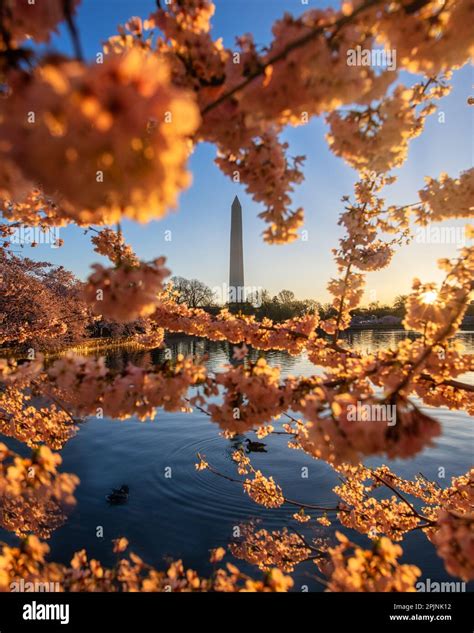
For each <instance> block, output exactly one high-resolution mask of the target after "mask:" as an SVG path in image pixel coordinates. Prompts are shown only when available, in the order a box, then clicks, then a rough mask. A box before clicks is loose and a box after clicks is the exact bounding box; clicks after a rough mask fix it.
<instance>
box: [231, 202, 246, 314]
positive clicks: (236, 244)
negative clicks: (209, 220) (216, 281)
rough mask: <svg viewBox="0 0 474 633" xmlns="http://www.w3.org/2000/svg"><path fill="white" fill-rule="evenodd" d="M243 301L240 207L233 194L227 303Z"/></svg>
mask: <svg viewBox="0 0 474 633" xmlns="http://www.w3.org/2000/svg"><path fill="white" fill-rule="evenodd" d="M243 301H245V284H244V246H243V240H242V207H241V205H240V201H239V199H238V198H237V196H235V198H234V202H233V203H232V217H231V225H230V267H229V303H242V302H243Z"/></svg>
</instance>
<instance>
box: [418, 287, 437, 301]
mask: <svg viewBox="0 0 474 633" xmlns="http://www.w3.org/2000/svg"><path fill="white" fill-rule="evenodd" d="M437 298H438V293H437V292H435V291H434V290H427V291H426V292H424V293H423V294H422V295H421V300H422V302H423V303H425V304H427V305H431V304H433V303H434V302H435V301H436V299H437Z"/></svg>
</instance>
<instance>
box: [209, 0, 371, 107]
mask: <svg viewBox="0 0 474 633" xmlns="http://www.w3.org/2000/svg"><path fill="white" fill-rule="evenodd" d="M380 2H381V0H367V1H366V2H365V3H364V4H362V5H360V6H359V7H357V8H356V9H354V11H353V12H352V13H351V14H350V15H345V16H342V17H341V18H339V20H337V21H336V22H334V23H332V24H323V25H322V26H317V27H315V28H313V29H311V30H310V31H309V33H306V34H305V35H303V36H302V37H299V38H297V39H296V40H294V41H293V42H290V43H289V44H287V45H286V46H285V47H284V48H283V49H282V50H281V51H280V52H279V53H276V54H275V55H273V56H272V57H269V58H268V59H267V60H266V61H265V62H264V63H262V64H260V65H259V67H258V68H257V69H256V70H255V71H253V72H251V73H250V74H249V76H248V77H247V78H246V79H245V80H244V81H242V82H241V83H239V84H237V85H236V86H234V87H233V88H231V89H230V90H228V91H227V92H225V93H224V94H222V95H221V96H220V97H218V98H217V99H216V100H215V101H212V102H211V103H209V104H208V105H207V106H206V107H205V108H203V110H202V115H203V116H205V115H206V114H207V113H208V112H210V111H211V110H214V109H215V108H217V107H218V106H220V105H221V104H222V103H224V102H225V101H227V100H228V99H230V98H231V97H233V96H234V95H235V94H236V93H237V92H240V91H241V90H243V89H244V88H246V87H247V86H248V85H249V84H250V83H251V82H252V81H253V80H254V79H256V78H257V77H259V76H261V75H263V74H264V73H265V70H266V69H267V68H268V67H269V66H272V65H273V64H276V63H277V62H279V61H282V60H284V59H285V58H286V57H287V56H288V55H289V54H290V53H291V52H292V51H294V50H297V49H298V48H301V47H302V46H305V45H306V44H308V43H309V42H312V41H313V40H314V39H315V38H317V37H319V36H320V35H322V34H323V33H324V32H325V31H326V29H328V28H329V29H332V28H333V29H334V32H333V33H332V34H331V38H332V37H334V36H335V34H336V33H337V32H338V31H339V30H340V29H341V28H342V27H343V26H345V25H346V24H350V23H351V22H352V20H353V19H354V18H355V17H356V16H358V15H359V14H360V13H363V12H364V11H366V10H367V9H370V8H372V7H373V6H375V5H377V4H380Z"/></svg>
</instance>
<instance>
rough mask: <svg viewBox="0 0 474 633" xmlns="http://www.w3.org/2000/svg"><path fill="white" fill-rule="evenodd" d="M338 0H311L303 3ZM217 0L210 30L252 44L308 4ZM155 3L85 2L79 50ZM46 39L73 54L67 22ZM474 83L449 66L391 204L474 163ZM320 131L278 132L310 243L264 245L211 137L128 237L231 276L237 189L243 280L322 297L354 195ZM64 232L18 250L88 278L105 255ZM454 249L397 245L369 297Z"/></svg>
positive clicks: (139, 247) (179, 261) (204, 272)
mask: <svg viewBox="0 0 474 633" xmlns="http://www.w3.org/2000/svg"><path fill="white" fill-rule="evenodd" d="M336 4H337V3H336V2H330V1H326V2H319V1H316V0H309V7H327V6H330V5H332V6H336ZM216 6H217V8H216V15H215V16H214V20H213V35H214V36H215V37H223V39H224V44H225V45H226V46H228V47H229V48H231V47H232V46H233V45H234V41H235V37H236V36H237V35H240V34H243V33H246V32H252V33H253V34H254V37H255V40H256V41H257V42H258V43H259V44H265V43H268V42H269V40H270V37H271V25H272V23H273V21H274V20H275V19H277V18H278V17H280V16H281V15H282V14H283V13H284V12H285V11H289V12H291V13H300V12H301V11H303V10H306V9H307V8H308V6H303V5H302V2H301V0H217V2H216ZM154 8H155V3H154V0H82V3H81V5H80V9H79V14H78V20H77V23H78V27H79V32H80V37H81V42H82V45H83V48H84V51H85V56H86V57H87V58H88V59H91V58H92V57H93V56H94V55H95V54H96V53H97V52H98V51H99V50H100V45H101V42H103V41H104V40H105V39H106V38H107V37H108V36H110V35H113V34H114V33H116V28H117V25H118V24H123V23H124V22H125V21H126V20H127V19H128V18H129V17H131V16H133V15H139V16H141V17H144V18H146V17H148V16H149V15H150V13H152V12H153V11H154ZM51 45H52V47H54V48H56V49H59V50H61V51H63V52H65V53H71V52H72V51H71V46H70V41H69V37H68V35H67V33H66V32H65V30H64V28H61V31H60V33H59V35H58V36H56V37H55V38H53V41H52V44H51ZM407 80H408V81H413V80H414V77H410V76H407ZM473 83H474V82H473V79H472V71H471V69H470V68H469V67H467V66H465V67H464V68H462V69H461V70H459V71H457V72H456V73H455V74H454V78H453V91H452V93H451V94H450V95H449V96H447V97H445V98H444V99H443V100H442V101H441V102H440V104H439V109H440V111H442V112H444V118H445V122H444V123H441V122H439V121H438V116H437V114H435V115H434V116H432V117H431V118H430V119H429V120H428V122H427V124H426V128H425V132H424V134H423V135H422V136H421V137H419V138H418V139H415V140H414V141H413V142H412V143H411V146H410V152H409V158H408V160H407V162H406V163H405V165H404V166H403V167H402V168H401V169H398V170H395V172H394V173H395V175H397V176H398V182H397V183H396V184H395V185H392V186H391V187H390V188H388V189H387V190H386V192H385V195H386V198H387V202H388V203H400V204H406V203H413V202H415V201H416V200H417V191H418V189H420V188H421V187H422V186H423V178H424V176H425V175H430V176H438V175H439V174H440V173H441V172H442V171H447V172H448V173H449V174H450V175H457V174H458V173H459V172H460V171H462V170H464V169H467V168H469V167H470V166H471V165H472V111H473V108H471V109H469V106H468V105H467V103H466V102H467V98H468V96H469V95H471V94H472V93H473V88H472V84H473ZM326 132H327V126H326V124H325V123H324V120H323V119H321V118H319V119H313V120H312V121H311V122H310V123H309V124H308V125H306V126H304V127H300V128H290V129H287V130H285V132H284V134H283V136H284V138H285V139H286V140H287V141H288V142H289V144H290V148H289V151H290V154H291V155H296V154H305V155H306V156H307V160H306V163H305V168H304V172H305V176H306V180H305V181H304V182H303V183H302V184H301V185H300V186H298V187H297V189H296V191H295V194H294V196H293V200H294V208H296V207H298V206H302V207H303V208H304V209H305V212H306V222H305V226H304V228H305V229H306V230H307V231H308V234H309V239H308V241H306V242H303V241H301V240H298V241H297V242H294V243H292V244H288V245H284V246H269V245H266V244H265V243H264V242H263V240H262V237H261V233H262V230H263V229H264V224H263V222H262V221H261V220H259V219H258V217H257V215H258V213H259V212H260V211H261V210H262V208H261V207H259V205H257V204H255V203H254V202H253V201H252V200H251V198H250V197H249V196H247V195H246V194H245V191H244V187H243V186H241V185H240V186H239V185H236V184H234V183H232V182H231V181H230V180H229V179H227V178H226V177H225V176H223V175H222V174H221V172H220V171H219V170H218V169H217V167H216V166H215V165H214V162H213V161H214V158H215V148H214V147H213V146H212V145H209V144H202V145H200V146H199V147H198V148H197V149H196V151H195V153H194V154H193V156H192V158H191V161H190V168H191V170H192V172H193V185H192V187H191V188H190V189H189V190H188V191H186V192H185V193H184V194H182V196H181V198H180V205H179V209H178V210H177V212H175V213H173V214H171V215H169V216H168V217H166V218H165V219H163V220H161V221H160V222H151V223H150V224H147V225H139V224H135V223H133V222H129V221H126V222H124V223H123V231H124V235H125V238H126V240H127V241H128V242H129V243H130V244H131V245H132V246H133V248H134V249H135V250H136V252H137V253H138V255H139V256H140V257H141V258H143V259H151V258H153V257H156V256H159V255H165V256H166V257H167V258H168V265H169V267H170V268H171V269H172V271H173V274H177V275H182V276H184V277H196V278H198V279H201V280H202V281H204V282H205V283H207V284H208V285H210V286H219V285H222V284H223V283H224V282H226V281H227V279H228V257H229V231H230V205H231V203H232V200H233V198H234V196H235V195H236V194H237V195H238V196H239V198H240V200H241V202H242V207H243V221H244V257H245V283H246V285H251V286H259V287H264V288H267V289H268V290H270V292H271V293H276V292H278V291H279V290H281V289H282V288H289V289H292V290H293V291H294V292H295V293H296V295H297V296H298V297H300V298H304V297H312V298H316V299H319V300H322V301H327V300H328V298H329V295H328V293H327V291H326V283H327V281H328V279H329V278H330V277H331V276H333V275H335V274H336V270H335V267H334V264H333V262H332V256H331V248H333V247H335V246H337V240H338V237H340V235H341V232H340V228H339V227H338V226H337V219H338V215H339V213H340V211H341V208H342V207H341V202H340V199H341V197H342V196H343V195H344V194H351V193H352V185H353V183H354V182H355V180H357V174H356V172H355V171H354V170H352V169H351V168H350V167H348V166H347V165H345V164H344V163H343V162H342V160H341V159H339V158H336V157H335V156H333V154H331V152H330V151H329V150H328V147H327V144H326V142H325V139H324V137H325V133H326ZM452 224H453V223H450V225H452ZM458 224H462V222H458ZM165 231H171V232H172V240H171V242H169V241H165V239H164V238H165ZM61 237H62V238H63V239H64V240H65V245H64V246H63V247H62V248H60V249H50V248H49V247H47V246H46V245H43V246H40V247H37V249H35V250H31V249H28V251H26V252H25V254H28V255H29V256H34V257H35V258H38V259H42V260H45V259H47V260H48V261H51V262H53V263H61V264H62V265H64V266H65V267H66V268H68V269H70V270H72V271H73V272H74V273H76V274H77V275H78V276H79V277H81V278H85V277H86V276H87V274H88V271H89V267H90V264H91V263H93V262H94V261H101V260H102V258H101V257H100V256H98V255H97V254H95V253H94V252H93V251H92V249H91V246H90V241H89V236H87V235H84V232H83V231H82V230H81V229H78V228H74V227H70V228H67V229H63V230H62V231H61ZM455 249H456V247H455V246H439V245H436V244H429V245H428V244H413V245H411V246H409V247H405V248H402V249H401V250H400V251H399V252H398V253H397V254H396V255H395V257H394V260H393V261H392V264H391V266H390V267H389V268H388V269H386V270H384V271H380V272H377V273H371V274H369V275H368V277H367V300H369V299H371V300H372V299H376V300H380V301H382V302H384V301H390V300H391V299H392V298H393V297H394V296H395V295H397V294H400V293H402V292H403V293H406V292H408V291H409V290H410V287H411V278H412V277H413V276H415V275H416V276H419V277H420V278H422V279H424V280H426V281H430V280H438V279H440V278H441V275H440V274H439V273H438V272H437V268H436V260H437V259H438V258H439V257H444V256H451V255H454V253H455Z"/></svg>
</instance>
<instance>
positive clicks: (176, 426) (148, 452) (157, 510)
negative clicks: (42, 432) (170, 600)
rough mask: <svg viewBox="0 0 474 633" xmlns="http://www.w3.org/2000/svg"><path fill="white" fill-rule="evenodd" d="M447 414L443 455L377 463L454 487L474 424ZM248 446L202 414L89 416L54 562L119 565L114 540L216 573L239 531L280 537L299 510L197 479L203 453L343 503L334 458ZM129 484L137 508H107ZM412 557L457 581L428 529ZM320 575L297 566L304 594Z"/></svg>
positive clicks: (416, 540) (411, 540)
mask: <svg viewBox="0 0 474 633" xmlns="http://www.w3.org/2000/svg"><path fill="white" fill-rule="evenodd" d="M404 336H405V333H404V332H402V331H387V332H385V331H361V332H354V333H348V334H346V335H345V337H346V339H347V342H348V343H350V344H351V345H352V346H354V347H355V348H356V349H358V350H360V351H366V350H368V351H372V350H376V349H379V348H381V347H385V346H387V345H388V346H391V347H394V346H395V345H396V343H397V341H399V340H401V339H402V338H404ZM458 338H459V339H460V340H461V341H462V342H463V343H464V344H465V346H466V348H467V351H469V352H471V353H472V352H474V332H462V333H460V334H459V336H458ZM166 345H167V348H168V350H171V354H172V356H173V357H175V356H176V355H177V354H183V355H185V356H187V355H194V356H200V357H205V358H206V360H205V363H206V365H207V366H208V368H209V369H210V370H212V371H219V370H220V369H221V368H222V366H223V365H227V364H229V362H230V359H231V357H232V354H233V346H232V345H229V344H227V343H225V342H210V341H206V340H197V339H192V338H190V337H179V336H173V337H170V338H169V339H167V341H166ZM260 355H261V353H260V352H258V351H255V350H252V351H251V352H250V358H251V359H252V360H256V359H257V358H258V357H259V356H260ZM265 357H266V358H267V360H268V362H269V363H271V364H272V365H279V366H280V367H281V369H282V374H283V375H288V374H289V373H292V374H302V375H310V374H314V373H315V367H314V365H312V364H311V363H310V362H309V361H308V359H307V357H306V355H304V354H302V355H300V356H298V357H294V356H290V355H289V354H287V353H284V352H279V351H274V352H269V353H268V354H265ZM166 358H167V352H166V349H157V350H151V351H147V352H143V351H135V350H127V349H123V350H120V351H118V350H113V351H112V352H111V353H109V354H108V355H107V365H108V366H109V367H110V368H113V369H119V368H122V367H124V366H125V365H127V364H128V363H130V362H131V363H134V364H136V365H139V366H143V367H147V366H152V365H154V364H157V363H161V362H164V361H165V360H166ZM437 415H438V417H439V418H440V419H441V421H442V423H443V430H444V433H443V436H442V437H441V438H440V439H439V440H438V441H437V443H436V445H435V446H434V447H432V448H428V449H426V450H424V451H423V452H422V453H421V454H420V455H418V456H417V457H416V459H413V460H405V461H402V460H394V461H391V462H390V461H387V460H379V459H371V460H369V464H370V465H373V466H377V465H379V464H381V463H383V462H385V463H388V465H389V466H390V467H391V468H392V469H393V470H394V471H395V472H396V473H398V474H400V475H401V476H403V477H407V478H411V477H413V476H414V475H415V474H416V473H417V472H419V471H422V472H423V473H424V475H426V476H427V477H429V478H438V474H439V467H440V466H442V467H443V468H444V472H445V479H444V480H438V479H437V480H438V481H439V483H440V484H441V485H443V486H445V485H447V484H448V482H449V481H450V478H451V477H452V476H457V475H460V474H462V473H464V472H466V471H467V470H468V468H469V467H470V465H471V462H472V449H473V436H472V430H471V429H472V426H471V425H472V421H471V420H470V418H469V417H468V416H467V415H465V414H463V413H462V412H459V411H447V410H445V409H439V410H438V411H437ZM247 439H249V440H250V441H252V442H253V441H256V440H257V438H256V437H255V435H251V436H249V437H246V436H237V437H234V438H233V439H231V440H226V439H224V438H222V437H221V436H219V434H218V428H217V426H216V425H215V424H213V423H212V422H211V421H210V420H209V418H208V417H207V416H206V415H204V414H203V413H201V412H199V411H195V412H194V413H193V414H191V415H190V414H184V413H167V412H164V411H159V412H158V414H157V416H156V418H155V420H154V421H153V422H149V423H141V422H138V421H135V420H133V419H132V420H127V421H116V420H99V419H97V420H94V419H91V420H89V421H88V422H87V423H86V424H84V425H81V427H80V430H79V433H78V434H77V436H76V437H75V438H73V439H71V440H70V441H69V442H68V443H67V444H66V446H65V447H64V449H63V450H62V451H61V456H62V458H63V464H62V470H63V471H65V472H71V473H75V474H77V475H78V476H79V478H80V481H81V483H80V486H79V487H78V489H77V492H76V494H75V496H76V498H77V506H76V508H75V509H74V510H73V512H72V513H71V515H70V517H69V520H68V521H67V522H66V524H65V525H63V526H62V527H59V528H58V529H57V530H56V531H55V532H54V533H53V535H52V537H51V540H50V541H49V544H50V546H51V559H52V560H58V561H59V562H63V563H67V562H69V560H70V558H71V554H72V553H73V552H74V551H77V550H79V549H82V548H86V549H87V551H88V553H89V556H90V557H91V558H92V557H93V558H98V559H100V560H101V561H102V562H103V563H104V564H105V565H112V564H114V562H115V560H114V555H113V554H112V552H111V548H110V541H111V539H113V538H117V537H118V536H125V537H126V538H127V539H128V540H129V541H130V543H131V544H132V545H133V551H135V552H136V553H137V554H138V555H139V556H141V557H142V558H143V559H144V560H146V561H147V562H149V563H150V564H152V565H154V566H155V567H162V566H163V559H164V557H165V556H170V557H172V558H174V559H178V558H182V559H183V561H184V563H185V566H188V567H192V568H194V569H196V570H197V571H198V572H199V573H200V574H203V575H206V574H209V573H210V572H211V571H212V569H211V566H210V564H209V562H208V552H209V550H210V549H211V548H214V547H217V546H225V545H227V544H228V543H229V542H230V541H231V540H232V536H233V533H234V530H235V527H236V526H238V525H239V524H241V523H245V522H248V521H249V520H252V519H253V520H257V521H261V522H263V524H264V526H265V527H266V528H267V529H281V527H282V526H284V525H286V524H288V522H289V517H290V516H291V514H292V512H293V511H294V510H292V509H291V508H290V509H289V508H288V507H286V506H282V507H280V508H277V509H274V510H268V509H265V508H263V507H261V506H258V505H256V504H255V503H253V502H252V501H251V500H250V499H249V497H248V496H246V495H245V494H244V492H243V490H242V486H240V485H238V484H234V483H232V482H230V481H227V480H225V479H222V478H220V477H216V476H213V475H212V474H211V473H208V472H198V471H196V469H195V466H194V464H195V463H196V461H197V459H196V454H197V453H198V452H199V453H201V454H203V455H205V456H206V458H207V459H208V460H209V462H210V463H212V464H213V465H214V466H215V467H216V468H217V469H218V470H219V471H221V472H224V473H228V474H230V475H232V476H235V467H234V464H233V462H232V459H231V455H232V452H233V451H234V450H235V449H236V448H239V447H241V446H244V447H247V448H250V452H251V453H252V455H251V458H252V463H253V465H254V467H255V468H256V469H260V470H261V471H262V472H264V473H267V474H272V475H274V477H275V479H276V480H277V481H278V483H279V484H280V485H281V486H282V487H283V490H284V492H285V494H286V496H287V497H288V498H293V499H299V500H302V501H306V502H312V503H320V504H322V505H333V504H334V502H335V500H336V497H335V495H334V494H333V493H332V488H333V487H334V485H336V484H337V478H336V476H335V475H334V472H333V470H332V468H331V467H330V466H329V465H327V464H326V463H325V462H320V461H317V460H314V459H311V458H310V457H309V456H307V455H305V454H304V453H302V452H301V451H291V450H288V448H287V439H286V438H285V437H284V436H282V435H272V436H267V437H266V438H265V441H264V444H265V451H259V450H256V451H253V450H252V449H251V445H250V446H249V442H247V441H246V440H247ZM304 467H306V468H307V469H308V477H307V478H302V476H301V473H302V468H304ZM124 482H126V485H127V486H128V487H129V490H130V495H129V497H128V498H127V502H126V503H125V504H110V503H107V500H106V495H107V494H108V493H110V490H112V489H114V488H115V489H117V488H120V487H121V486H122V485H123V484H124ZM98 526H102V528H103V532H102V533H103V536H102V537H100V538H98V537H97V533H98V532H97V527H98ZM334 527H337V524H333V526H332V527H331V528H330V529H329V531H328V532H325V531H324V529H323V528H321V533H323V534H325V533H332V531H333V528H334ZM357 538H359V537H357V536H355V539H356V540H357ZM0 539H1V540H7V541H8V540H9V539H11V537H10V536H9V535H8V533H7V532H5V531H3V530H0ZM362 542H364V541H363V539H362ZM404 550H405V558H406V560H407V561H408V560H409V561H410V562H412V563H413V564H417V565H419V566H420V567H421V568H422V569H423V571H424V573H425V574H426V576H429V577H430V578H431V579H433V580H439V581H443V580H449V577H448V576H447V574H446V572H445V571H444V567H443V564H442V562H441V560H440V559H438V558H437V556H436V554H435V553H434V550H433V548H432V546H431V545H430V544H429V543H428V542H427V540H426V538H425V536H424V535H422V534H421V533H420V531H418V532H415V533H413V534H410V535H408V537H407V538H406V539H405V541H404ZM239 566H240V567H241V569H242V570H243V571H246V572H248V573H251V574H253V573H254V572H255V570H254V569H251V568H250V567H246V565H245V564H242V563H241V562H240V561H239ZM312 572H314V565H313V564H312V563H307V564H303V565H302V566H300V567H298V568H297V571H296V572H295V574H294V577H295V581H296V585H295V588H296V590H298V589H299V587H300V585H302V584H306V585H308V587H309V590H310V591H319V590H321V586H320V585H318V584H317V583H316V582H314V581H312V580H311V578H310V576H308V574H311V573H312Z"/></svg>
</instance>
